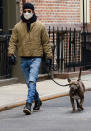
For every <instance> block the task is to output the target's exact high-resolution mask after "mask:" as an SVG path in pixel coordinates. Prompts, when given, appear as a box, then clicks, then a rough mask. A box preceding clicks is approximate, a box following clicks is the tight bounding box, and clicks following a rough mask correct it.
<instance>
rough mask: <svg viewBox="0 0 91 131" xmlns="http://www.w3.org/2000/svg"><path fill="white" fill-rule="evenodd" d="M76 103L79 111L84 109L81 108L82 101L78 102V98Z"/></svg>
mask: <svg viewBox="0 0 91 131" xmlns="http://www.w3.org/2000/svg"><path fill="white" fill-rule="evenodd" d="M76 103H77V109H78V111H81V110H82V109H81V106H80V103H79V102H78V100H76Z"/></svg>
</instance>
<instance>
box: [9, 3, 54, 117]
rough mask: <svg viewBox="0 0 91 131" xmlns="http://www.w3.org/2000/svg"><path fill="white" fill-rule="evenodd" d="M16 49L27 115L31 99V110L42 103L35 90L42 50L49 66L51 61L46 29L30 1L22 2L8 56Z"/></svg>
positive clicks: (24, 110) (37, 108) (38, 107)
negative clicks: (22, 76)
mask: <svg viewBox="0 0 91 131" xmlns="http://www.w3.org/2000/svg"><path fill="white" fill-rule="evenodd" d="M16 49H18V55H19V56H20V58H21V69H22V71H23V73H24V77H25V80H26V84H27V87H28V94H27V100H26V105H25V107H24V109H23V112H24V113H25V114H27V115H29V114H31V106H32V103H33V101H34V102H35V105H34V107H33V111H38V110H39V109H40V106H41V104H42V101H41V100H40V98H39V94H38V92H37V90H36V82H37V79H38V73H39V67H40V64H41V59H42V57H43V52H44V53H45V55H46V58H47V64H48V65H49V66H50V65H51V61H52V51H51V46H50V43H49V37H48V33H47V30H46V28H45V26H44V25H43V24H42V23H41V22H39V21H37V16H36V14H35V10H34V5H33V4H32V3H25V4H24V6H23V13H22V16H21V20H20V22H19V23H17V24H16V25H15V26H14V28H13V31H12V35H11V38H10V42H9V47H8V56H9V58H11V57H12V56H14V54H15V51H16Z"/></svg>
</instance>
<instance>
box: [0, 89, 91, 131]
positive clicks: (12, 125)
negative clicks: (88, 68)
mask: <svg viewBox="0 0 91 131" xmlns="http://www.w3.org/2000/svg"><path fill="white" fill-rule="evenodd" d="M90 100H91V92H90V91H89V92H85V101H84V111H82V112H75V113H72V108H71V104H70V100H69V96H66V97H61V98H57V99H53V100H49V101H44V102H43V105H42V107H41V110H40V111H39V112H32V114H31V115H25V114H24V113H23V112H22V109H23V107H24V106H21V107H18V108H14V109H11V110H7V111H2V112H0V131H91V101H90Z"/></svg>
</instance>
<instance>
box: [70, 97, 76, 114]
mask: <svg viewBox="0 0 91 131" xmlns="http://www.w3.org/2000/svg"><path fill="white" fill-rule="evenodd" d="M70 101H71V104H72V108H73V112H74V111H75V104H74V99H73V98H72V97H70Z"/></svg>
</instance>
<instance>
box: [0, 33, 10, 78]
mask: <svg viewBox="0 0 91 131" xmlns="http://www.w3.org/2000/svg"><path fill="white" fill-rule="evenodd" d="M9 38H10V35H5V34H1V35H0V79H4V78H10V77H11V66H10V65H9V64H8V42H9Z"/></svg>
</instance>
